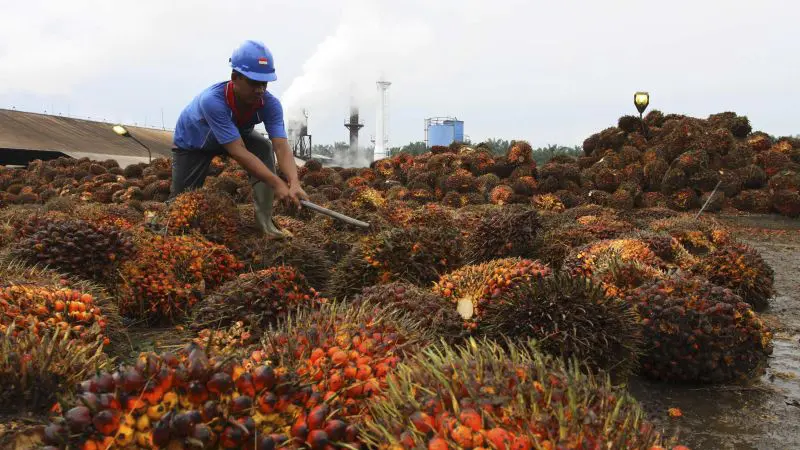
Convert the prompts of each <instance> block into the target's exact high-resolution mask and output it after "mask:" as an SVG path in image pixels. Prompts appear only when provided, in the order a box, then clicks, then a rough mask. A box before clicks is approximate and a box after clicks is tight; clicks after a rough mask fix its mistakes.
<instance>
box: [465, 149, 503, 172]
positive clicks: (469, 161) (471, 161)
mask: <svg viewBox="0 0 800 450" xmlns="http://www.w3.org/2000/svg"><path fill="white" fill-rule="evenodd" d="M462 160H463V164H464V166H466V167H467V168H468V169H469V171H470V172H472V174H473V175H475V176H476V177H480V176H482V175H484V174H487V173H488V172H489V170H491V168H492V166H494V163H495V160H494V157H492V154H491V153H489V152H487V151H483V150H479V151H475V152H473V153H470V154H468V155H464V156H463V158H462Z"/></svg>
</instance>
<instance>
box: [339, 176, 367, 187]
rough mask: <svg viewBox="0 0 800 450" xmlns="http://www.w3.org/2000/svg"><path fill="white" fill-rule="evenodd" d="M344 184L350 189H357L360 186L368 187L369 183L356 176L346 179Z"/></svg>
mask: <svg viewBox="0 0 800 450" xmlns="http://www.w3.org/2000/svg"><path fill="white" fill-rule="evenodd" d="M344 184H345V186H346V187H348V188H351V189H355V188H357V187H359V186H367V185H368V184H369V183H368V182H367V180H365V179H364V178H363V177H360V176H358V175H356V176H353V177H351V178H348V179H346V180H345V183H344Z"/></svg>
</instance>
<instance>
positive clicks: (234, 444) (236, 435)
mask: <svg viewBox="0 0 800 450" xmlns="http://www.w3.org/2000/svg"><path fill="white" fill-rule="evenodd" d="M245 439H247V436H246V435H245V432H244V430H242V428H241V427H237V426H232V425H229V426H227V427H225V430H224V431H223V432H222V435H221V436H220V438H219V442H220V444H222V448H241V447H242V444H244V441H245Z"/></svg>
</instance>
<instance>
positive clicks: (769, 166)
mask: <svg viewBox="0 0 800 450" xmlns="http://www.w3.org/2000/svg"><path fill="white" fill-rule="evenodd" d="M755 159H756V161H757V162H759V163H760V164H761V165H762V166H763V167H764V172H765V173H766V174H767V178H772V177H773V176H775V175H777V174H778V173H780V172H782V171H784V170H787V169H789V168H790V167H791V166H792V160H791V159H790V158H789V156H788V155H786V154H785V153H781V152H779V151H775V150H769V151H766V152H764V153H761V154H759V155H757V156H756V158H755Z"/></svg>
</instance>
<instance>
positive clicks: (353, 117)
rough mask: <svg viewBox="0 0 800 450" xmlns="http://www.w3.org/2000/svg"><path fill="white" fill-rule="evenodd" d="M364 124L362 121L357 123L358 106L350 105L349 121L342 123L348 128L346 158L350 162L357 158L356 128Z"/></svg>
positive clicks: (358, 128)
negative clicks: (348, 142) (348, 148)
mask: <svg viewBox="0 0 800 450" xmlns="http://www.w3.org/2000/svg"><path fill="white" fill-rule="evenodd" d="M363 126H364V124H363V123H358V107H357V106H351V107H350V122H347V123H345V124H344V127H345V128H347V129H348V130H350V150H349V152H348V153H349V154H348V158H347V159H348V160H349V161H350V162H351V163H352V162H355V161H356V160H357V159H358V130H360V129H361V128H362V127H363Z"/></svg>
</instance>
